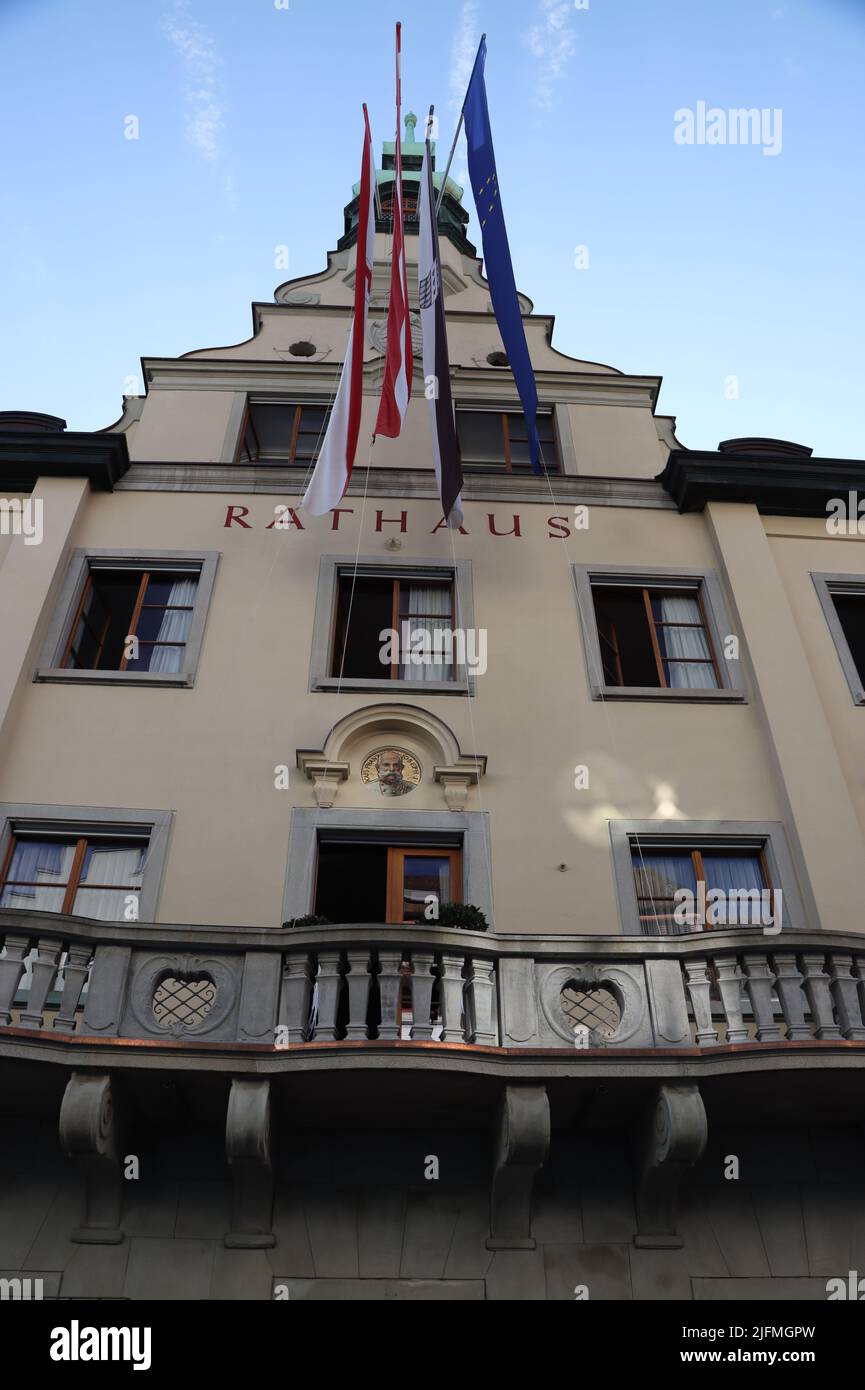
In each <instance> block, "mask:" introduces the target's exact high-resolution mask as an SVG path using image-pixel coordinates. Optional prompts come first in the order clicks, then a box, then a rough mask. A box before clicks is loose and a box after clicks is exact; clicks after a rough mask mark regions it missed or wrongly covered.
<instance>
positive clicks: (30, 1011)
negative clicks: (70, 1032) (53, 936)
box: [21, 937, 60, 1028]
mask: <svg viewBox="0 0 865 1390" xmlns="http://www.w3.org/2000/svg"><path fill="white" fill-rule="evenodd" d="M59 962H60V946H59V945H58V944H57V942H56V941H51V940H45V939H43V938H41V937H40V938H39V942H38V945H37V947H36V958H35V960H34V961H33V964H32V966H31V970H32V972H33V977H32V979H31V981H30V992H29V994H28V996H27V1005H26V1007H25V1008H24V1010H23V1012H22V1014H21V1026H22V1028H41V1027H42V1011H43V1009H44V1008H45V1000H46V999H47V998H48V994H49V991H50V989H51V986H52V985H53V983H54V979H55V976H56V975H57V966H58V964H59Z"/></svg>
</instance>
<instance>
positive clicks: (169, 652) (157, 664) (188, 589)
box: [91, 578, 198, 915]
mask: <svg viewBox="0 0 865 1390" xmlns="http://www.w3.org/2000/svg"><path fill="white" fill-rule="evenodd" d="M197 589H198V580H197V579H194V578H193V579H178V580H177V582H176V583H175V584H172V586H171V591H170V593H169V595H168V602H169V604H170V605H174V607H173V608H172V607H168V608H166V610H165V613H164V614H163V617H162V622H161V624H160V627H159V631H158V633H157V634H156V641H157V643H159V642H185V641H186V638H187V634H188V632H189V627H190V624H191V622H192V609H191V607H187V609H186V611H183V610H184V607H185V606H186V605H192V604H194V603H195V593H196V590H197ZM178 608H179V609H180V611H177V609H178ZM185 650H186V649H185V647H160V646H158V645H157V646H154V647H151V649H150V651H151V656H150V666H149V668H148V669H149V670H151V671H167V672H169V673H171V672H176V671H180V670H181V669H182V668H183V657H184V652H185ZM91 915H92V914H91Z"/></svg>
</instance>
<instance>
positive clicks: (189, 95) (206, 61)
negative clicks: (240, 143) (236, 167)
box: [160, 0, 225, 163]
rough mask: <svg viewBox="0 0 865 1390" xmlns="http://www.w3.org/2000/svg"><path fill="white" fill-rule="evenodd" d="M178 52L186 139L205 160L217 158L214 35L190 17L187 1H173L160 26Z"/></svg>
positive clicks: (219, 114)
mask: <svg viewBox="0 0 865 1390" xmlns="http://www.w3.org/2000/svg"><path fill="white" fill-rule="evenodd" d="M160 27H161V29H162V32H163V34H164V35H165V37H166V38H167V39H168V41H169V43H171V44H172V46H173V47H174V49H175V50H176V51H177V53H178V55H179V57H180V62H181V66H182V70H183V97H184V101H185V103H186V113H187V114H186V138H187V140H189V142H190V144H192V145H194V146H195V148H196V149H197V150H198V152H199V154H201V155H202V156H203V157H204V158H205V159H206V160H208V161H209V162H210V163H213V162H215V161H216V160H217V159H218V158H219V155H220V142H219V137H220V134H221V132H222V128H223V124H224V121H223V117H224V114H225V104H224V102H223V99H222V82H221V79H220V68H221V67H222V59H221V58H220V56H219V54H218V53H217V51H216V43H215V40H214V38H213V35H212V34H211V33H210V32H209V30H207V29H206V28H205V26H204V25H203V24H201V23H199V21H198V20H197V19H193V17H192V16H191V15H190V13H189V5H188V3H187V0H175V4H174V8H173V9H172V11H171V13H170V14H167V15H164V16H163V18H162V21H161V25H160Z"/></svg>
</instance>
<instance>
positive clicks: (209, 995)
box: [153, 971, 218, 1028]
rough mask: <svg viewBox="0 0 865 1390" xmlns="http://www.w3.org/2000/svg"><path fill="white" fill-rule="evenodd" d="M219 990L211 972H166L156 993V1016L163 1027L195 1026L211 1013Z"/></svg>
mask: <svg viewBox="0 0 865 1390" xmlns="http://www.w3.org/2000/svg"><path fill="white" fill-rule="evenodd" d="M217 992H218V989H217V985H216V982H215V981H214V980H213V979H212V977H211V976H210V975H205V974H198V975H184V974H181V973H180V972H179V971H178V973H177V974H176V975H163V976H162V978H161V980H160V981H159V982H158V984H157V986H156V989H155V990H154V992H153V1016H154V1018H155V1019H156V1021H157V1023H160V1024H161V1025H162V1026H163V1028H170V1027H181V1028H195V1027H197V1026H198V1024H199V1023H203V1021H204V1019H205V1018H206V1017H207V1015H208V1014H209V1013H210V1010H211V1009H212V1008H213V1005H214V1004H215V1002H216V995H217Z"/></svg>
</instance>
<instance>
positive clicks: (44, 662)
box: [36, 550, 219, 686]
mask: <svg viewBox="0 0 865 1390" xmlns="http://www.w3.org/2000/svg"><path fill="white" fill-rule="evenodd" d="M218 559H219V556H218V553H217V552H215V551H203V552H199V553H197V554H195V553H188V552H185V551H164V550H162V551H152V552H149V553H144V554H141V553H140V552H135V551H125V550H76V551H75V552H74V554H73V556H72V560H71V562H70V565H69V570H68V572H67V575H66V580H65V583H64V586H63V591H62V593H61V595H60V600H59V603H58V605H57V608H56V611H55V613H54V617H53V620H52V623H51V626H50V628H49V631H48V635H47V637H46V640H45V645H44V648H43V651H42V657H41V661H40V665H39V669H38V670H37V672H36V679H37V680H39V681H64V682H67V683H72V682H79V681H83V682H85V683H90V684H96V683H99V684H102V683H105V684H117V685H123V684H133V685H174V686H178V685H181V686H182V685H192V684H193V683H194V680H195V673H196V669H197V666H198V660H199V656H200V654H201V647H202V642H203V640H204V627H205V622H206V619H207V609H208V606H209V603H210V597H211V594H212V592H213V584H214V579H215V577H216V566H217V562H218Z"/></svg>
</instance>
